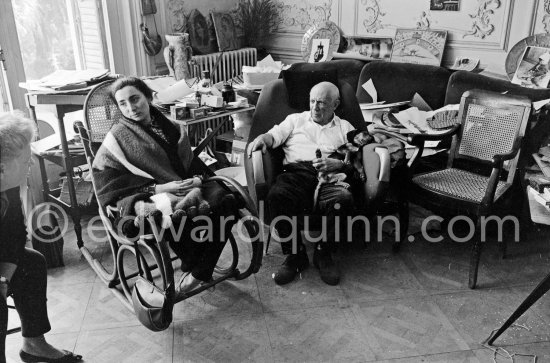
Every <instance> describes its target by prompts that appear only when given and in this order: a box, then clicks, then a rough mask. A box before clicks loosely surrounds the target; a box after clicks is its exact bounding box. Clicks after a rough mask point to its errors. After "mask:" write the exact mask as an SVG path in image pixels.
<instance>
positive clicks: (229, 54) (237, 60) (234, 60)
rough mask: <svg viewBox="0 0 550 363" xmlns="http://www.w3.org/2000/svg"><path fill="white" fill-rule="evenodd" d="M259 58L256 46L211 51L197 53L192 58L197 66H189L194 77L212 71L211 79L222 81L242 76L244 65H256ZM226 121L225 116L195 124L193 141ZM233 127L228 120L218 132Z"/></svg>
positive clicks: (220, 132) (196, 142)
mask: <svg viewBox="0 0 550 363" xmlns="http://www.w3.org/2000/svg"><path fill="white" fill-rule="evenodd" d="M220 54H222V58H221V59H220V62H219V64H218V66H217V68H216V69H214V67H215V65H216V62H217V60H218V57H219V56H220ZM257 60H258V54H257V52H256V48H242V49H238V50H229V51H225V52H223V53H220V52H218V53H211V54H206V55H195V56H193V58H192V62H194V63H195V64H196V66H191V67H189V68H191V69H190V71H191V76H192V77H199V78H200V76H201V73H202V71H204V70H209V71H210V79H211V80H212V83H213V84H214V83H218V82H221V81H226V80H230V79H231V78H233V77H236V76H240V75H241V74H242V68H243V66H255V65H256V62H257ZM222 121H224V119H223V118H215V119H212V120H208V121H206V122H201V123H198V124H195V125H194V126H195V127H193V128H192V129H191V130H190V135H189V136H190V137H191V142H192V143H193V144H195V145H197V144H198V143H199V140H200V139H201V138H202V137H204V135H205V134H206V131H207V129H209V128H210V129H214V128H215V127H216V126H217V125H218V124H219V122H222ZM232 128H233V125H232V123H231V122H227V123H226V124H225V125H224V126H223V127H222V128H221V129H220V131H219V133H218V134H222V133H224V132H226V131H229V130H231V129H232ZM210 146H211V147H212V148H213V149H214V147H215V139H214V140H213V141H212V143H211V144H210Z"/></svg>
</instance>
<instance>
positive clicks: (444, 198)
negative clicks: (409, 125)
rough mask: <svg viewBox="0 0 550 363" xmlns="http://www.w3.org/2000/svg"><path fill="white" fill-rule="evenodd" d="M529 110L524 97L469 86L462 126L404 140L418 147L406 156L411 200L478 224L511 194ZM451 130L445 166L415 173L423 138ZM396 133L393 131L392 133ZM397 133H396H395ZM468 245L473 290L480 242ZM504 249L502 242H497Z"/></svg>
mask: <svg viewBox="0 0 550 363" xmlns="http://www.w3.org/2000/svg"><path fill="white" fill-rule="evenodd" d="M530 112H531V102H530V101H529V100H528V99H527V98H526V97H521V96H510V95H502V94H500V93H496V92H489V91H481V90H471V91H467V92H465V93H464V94H463V96H462V99H461V103H460V112H459V116H458V119H459V120H460V125H457V126H455V127H453V128H452V129H450V130H449V131H448V132H446V133H445V134H443V135H441V134H440V135H424V134H420V135H414V136H412V137H409V138H408V139H406V141H407V142H408V143H410V144H413V145H415V146H417V152H416V153H415V155H413V157H412V158H411V160H410V161H409V166H410V172H411V175H412V177H411V179H410V180H411V183H410V187H409V193H408V194H409V197H410V199H411V201H412V202H414V203H417V204H419V205H421V206H424V207H426V208H428V209H430V210H433V211H434V212H435V213H437V214H438V215H439V214H442V215H444V216H447V217H450V216H457V215H465V216H468V217H473V218H474V220H475V221H476V229H479V227H480V222H481V218H482V217H484V216H489V215H491V214H492V213H494V212H495V211H496V210H497V207H501V206H503V205H504V202H505V201H506V199H507V198H509V197H511V196H512V194H513V190H512V186H513V185H514V181H515V179H516V170H517V167H518V160H519V156H520V155H519V151H520V146H521V143H522V138H523V136H524V135H525V129H526V126H527V123H528V120H529V115H530ZM449 135H453V142H452V145H451V149H450V153H449V159H448V162H447V168H445V169H443V170H437V171H433V172H428V173H423V174H419V175H414V168H415V166H416V165H417V164H418V160H419V158H420V156H421V155H422V150H423V147H424V141H426V140H434V139H441V138H443V137H446V136H449ZM394 136H395V135H394ZM397 137H399V136H397ZM477 237H480V236H476V238H475V240H474V241H473V245H472V253H471V258H470V272H469V283H468V286H469V287H470V288H471V289H473V288H475V286H476V283H477V273H478V266H479V260H480V256H481V247H482V241H481V239H480V238H477ZM500 246H501V249H502V252H503V254H504V253H505V251H506V245H505V241H501V244H500Z"/></svg>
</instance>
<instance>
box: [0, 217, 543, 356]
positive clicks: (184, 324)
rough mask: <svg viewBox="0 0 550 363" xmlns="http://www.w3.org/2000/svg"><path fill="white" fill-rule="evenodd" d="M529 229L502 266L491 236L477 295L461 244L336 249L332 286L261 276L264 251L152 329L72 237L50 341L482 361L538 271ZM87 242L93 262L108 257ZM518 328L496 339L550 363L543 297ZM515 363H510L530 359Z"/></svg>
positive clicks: (539, 241) (306, 278)
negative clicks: (237, 277) (254, 265)
mask: <svg viewBox="0 0 550 363" xmlns="http://www.w3.org/2000/svg"><path fill="white" fill-rule="evenodd" d="M531 229H532V230H530V231H529V232H528V233H526V235H528V237H529V238H526V239H525V240H522V241H521V242H519V243H513V244H512V245H511V246H509V257H508V258H507V259H505V260H502V259H500V257H499V250H498V247H497V244H496V243H495V242H494V241H493V242H488V243H487V244H486V245H485V247H484V253H483V255H482V262H481V265H480V274H479V287H478V289H476V290H469V289H468V288H467V286H466V283H467V273H468V259H469V250H470V247H469V244H467V243H452V242H449V241H447V240H445V241H443V242H440V243H428V242H427V241H425V240H423V239H421V238H417V240H416V241H415V242H412V243H406V244H405V245H404V246H403V248H402V250H401V252H400V253H398V254H392V253H391V243H390V242H389V241H387V242H383V243H375V242H370V243H368V244H367V245H366V247H361V246H351V245H350V246H349V248H347V250H344V251H340V252H339V253H338V254H337V259H338V262H339V266H340V269H341V270H342V281H341V283H340V285H338V286H335V287H331V286H328V285H325V284H324V283H323V282H322V281H321V280H320V278H319V275H318V272H317V271H316V269H315V268H314V267H312V266H311V267H310V268H309V269H307V270H305V271H304V272H302V274H301V278H300V279H298V280H297V281H295V282H293V283H291V284H289V285H286V286H277V285H275V284H274V283H273V281H272V278H271V275H272V273H273V272H274V271H275V270H276V268H277V266H278V265H279V264H280V263H281V262H282V261H283V256H282V255H281V254H280V251H279V250H280V249H279V246H277V245H276V244H272V246H271V249H270V253H269V254H268V255H266V256H265V257H264V264H263V266H262V268H261V270H260V272H259V273H258V274H256V275H255V276H252V277H250V278H248V279H247V280H245V281H237V282H235V281H228V282H225V283H222V284H219V285H218V286H217V287H216V289H215V290H214V291H207V292H205V293H203V294H200V295H198V296H195V297H193V298H191V299H189V300H186V301H184V302H181V303H179V304H178V305H177V306H176V307H175V309H174V323H173V324H172V325H171V327H170V328H169V329H168V330H166V331H164V332H160V333H154V332H151V331H149V330H147V329H146V328H144V327H142V326H141V325H140V324H139V323H138V322H137V320H136V319H135V317H134V316H133V315H132V314H130V313H129V312H128V311H127V310H126V309H125V308H124V307H123V306H122V305H121V303H120V302H119V300H118V299H117V298H116V297H115V296H114V295H112V294H111V292H110V291H109V290H108V289H107V288H106V286H104V285H103V283H102V282H101V281H100V280H99V278H97V277H96V276H95V274H94V273H93V271H92V270H91V268H90V267H89V266H88V265H87V263H86V262H85V260H84V259H83V258H82V257H81V256H80V254H79V252H78V251H77V249H76V243H75V238H74V232H70V233H68V234H67V235H66V236H65V250H64V251H65V253H64V259H65V263H66V267H64V268H57V269H52V270H50V271H49V286H48V298H49V300H48V305H49V314H50V320H51V322H52V326H53V329H52V332H50V333H49V334H48V337H49V340H50V341H51V342H52V343H54V344H56V345H59V346H62V347H64V348H66V349H70V350H74V351H75V352H77V353H79V354H82V355H83V356H84V357H85V361H86V362H101V363H105V362H132V363H133V362H174V363H176V362H177V363H179V362H242V361H255V362H393V363H397V362H399V363H406V362H456V363H458V362H471V363H473V362H492V361H493V352H492V351H490V350H488V349H486V348H484V347H483V346H482V345H481V344H480V342H481V341H482V340H484V339H485V338H486V337H487V336H488V335H489V334H490V332H491V330H492V329H494V328H496V327H498V326H500V324H501V323H502V322H503V321H504V320H505V319H506V318H507V317H508V316H509V315H510V313H511V312H512V311H513V310H514V309H515V308H516V307H517V305H518V304H519V303H520V302H521V301H522V300H523V299H524V298H525V296H526V295H527V294H528V293H529V292H530V291H531V289H532V288H533V287H534V285H535V284H536V283H538V281H540V280H541V279H542V278H543V277H544V276H545V275H546V273H548V266H549V262H550V246H548V240H547V238H546V236H547V235H548V233H549V232H550V229H537V228H536V227H532V228H531ZM70 231H72V228H71V229H70ZM86 238H89V237H88V236H87V234H86ZM386 239H387V238H386ZM89 245H90V246H91V248H92V249H93V253H94V254H96V255H100V254H102V253H103V254H106V252H107V249H106V246H105V245H96V246H94V245H93V244H91V243H89ZM309 252H310V256H311V251H309ZM10 318H11V316H10ZM15 319H16V317H15V316H14V317H13V319H12V322H10V326H11V325H16V324H17V322H16V321H15V322H13V321H14V320H15ZM518 323H519V324H521V326H516V327H513V328H511V329H509V330H508V331H507V332H506V333H505V334H504V335H503V336H502V337H501V338H499V340H497V344H498V345H499V346H502V347H504V348H506V350H508V351H509V352H510V353H525V354H536V355H537V356H538V362H550V296H546V297H543V298H542V299H541V301H540V302H539V303H538V304H537V305H536V306H535V307H533V308H532V309H530V310H529V311H528V312H527V313H526V314H525V315H524V316H523V317H522V318H521V319H520V320H519V322H518ZM20 339H21V338H20V336H19V335H18V334H15V335H11V336H9V337H8V340H7V347H8V348H7V356H8V362H18V361H19V358H18V351H19V348H20ZM523 358H524V359H525V360H516V361H525V362H527V361H532V358H529V357H523ZM497 361H498V362H505V361H510V360H506V359H504V358H503V357H502V356H499V357H498V359H497Z"/></svg>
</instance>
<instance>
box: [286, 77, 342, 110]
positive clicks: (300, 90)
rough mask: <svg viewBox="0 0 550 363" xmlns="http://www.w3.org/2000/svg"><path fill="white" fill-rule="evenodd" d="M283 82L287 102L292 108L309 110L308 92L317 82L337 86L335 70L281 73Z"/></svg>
mask: <svg viewBox="0 0 550 363" xmlns="http://www.w3.org/2000/svg"><path fill="white" fill-rule="evenodd" d="M283 81H284V84H285V86H286V89H287V91H288V98H289V99H288V101H289V104H290V106H291V107H292V108H296V109H299V110H309V91H310V90H311V88H312V87H313V86H315V85H316V84H317V83H319V82H324V81H327V82H331V83H333V84H334V85H336V86H338V73H337V71H336V69H319V70H309V71H305V70H290V69H287V70H286V71H283Z"/></svg>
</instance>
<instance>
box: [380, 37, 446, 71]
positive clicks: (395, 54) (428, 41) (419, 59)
mask: <svg viewBox="0 0 550 363" xmlns="http://www.w3.org/2000/svg"><path fill="white" fill-rule="evenodd" d="M446 40H447V31H446V30H432V29H405V28H398V29H397V30H396V32H395V37H394V39H393V46H392V51H391V57H390V62H394V63H414V64H427V65H433V66H440V65H441V60H442V59H443V51H444V50H445V42H446Z"/></svg>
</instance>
